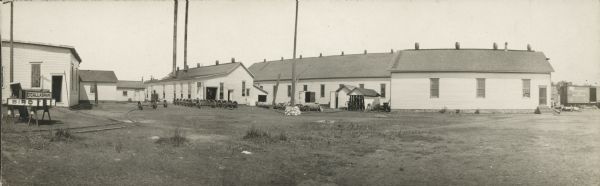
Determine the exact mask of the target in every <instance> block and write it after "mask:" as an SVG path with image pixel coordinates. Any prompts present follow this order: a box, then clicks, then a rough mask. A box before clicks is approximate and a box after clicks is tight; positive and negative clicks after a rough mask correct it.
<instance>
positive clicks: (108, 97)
mask: <svg viewBox="0 0 600 186" xmlns="http://www.w3.org/2000/svg"><path fill="white" fill-rule="evenodd" d="M93 85H94V83H90V82H82V83H81V93H80V94H79V100H83V101H87V100H89V101H94V96H95V95H94V94H95V93H92V92H90V90H91V88H92V86H93ZM97 91H98V100H99V101H116V100H117V98H116V95H117V84H116V83H98V90H97Z"/></svg>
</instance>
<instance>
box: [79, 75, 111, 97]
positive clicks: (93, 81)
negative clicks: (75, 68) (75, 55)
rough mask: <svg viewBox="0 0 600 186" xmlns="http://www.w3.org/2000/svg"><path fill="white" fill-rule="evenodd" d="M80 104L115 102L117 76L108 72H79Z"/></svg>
mask: <svg viewBox="0 0 600 186" xmlns="http://www.w3.org/2000/svg"><path fill="white" fill-rule="evenodd" d="M79 80H80V81H81V82H80V85H81V87H80V94H79V101H80V102H94V101H95V100H98V101H115V100H117V99H116V95H117V81H118V80H117V75H115V72H114V71H109V70H80V74H79Z"/></svg>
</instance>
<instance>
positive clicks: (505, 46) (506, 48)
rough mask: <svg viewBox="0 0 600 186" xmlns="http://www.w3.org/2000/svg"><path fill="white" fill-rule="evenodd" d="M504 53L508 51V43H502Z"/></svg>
mask: <svg viewBox="0 0 600 186" xmlns="http://www.w3.org/2000/svg"><path fill="white" fill-rule="evenodd" d="M504 51H508V42H504Z"/></svg>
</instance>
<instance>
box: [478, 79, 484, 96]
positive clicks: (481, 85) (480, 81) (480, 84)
mask: <svg viewBox="0 0 600 186" xmlns="http://www.w3.org/2000/svg"><path fill="white" fill-rule="evenodd" d="M477 97H478V98H485V79H484V78H477Z"/></svg>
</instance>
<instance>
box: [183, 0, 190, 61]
mask: <svg viewBox="0 0 600 186" xmlns="http://www.w3.org/2000/svg"><path fill="white" fill-rule="evenodd" d="M189 3H190V2H189V0H185V32H184V34H183V69H185V70H187V69H188V64H187V40H188V39H187V38H188V37H187V35H188V9H189Z"/></svg>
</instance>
